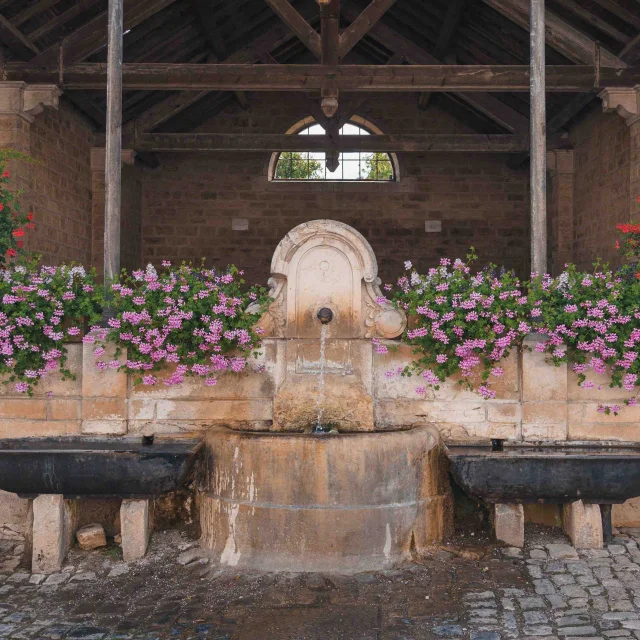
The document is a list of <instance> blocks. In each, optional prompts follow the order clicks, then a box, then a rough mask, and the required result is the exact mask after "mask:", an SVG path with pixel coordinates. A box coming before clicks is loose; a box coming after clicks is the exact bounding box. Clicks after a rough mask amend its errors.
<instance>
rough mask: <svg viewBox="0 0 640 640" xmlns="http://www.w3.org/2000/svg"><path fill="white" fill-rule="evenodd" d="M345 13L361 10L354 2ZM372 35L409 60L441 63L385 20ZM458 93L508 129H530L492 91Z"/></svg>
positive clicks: (354, 14)
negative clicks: (467, 93)
mask: <svg viewBox="0 0 640 640" xmlns="http://www.w3.org/2000/svg"><path fill="white" fill-rule="evenodd" d="M342 13H343V15H345V16H346V17H347V18H348V19H349V20H355V19H356V17H357V15H358V10H357V9H356V8H355V7H353V6H352V5H351V4H348V5H347V6H343V9H342ZM369 36H370V37H371V38H374V39H375V40H376V41H377V42H378V43H380V44H381V45H383V46H385V47H387V48H389V49H391V50H392V51H394V52H395V53H396V54H398V55H401V56H402V57H403V58H404V59H405V60H406V61H407V62H409V63H410V64H414V65H416V64H439V63H440V61H439V60H438V59H437V58H436V57H435V56H433V55H432V54H430V53H429V52H428V51H426V50H425V49H423V48H422V47H420V46H418V45H417V44H415V42H413V41H411V40H409V39H408V38H406V37H405V36H403V35H402V34H400V33H398V32H397V31H395V30H394V29H392V28H391V27H389V26H387V25H386V24H384V23H383V22H382V21H380V22H378V24H376V25H374V26H373V27H372V28H371V31H370V32H369ZM459 97H461V98H462V99H463V100H464V101H465V102H467V103H468V104H469V105H471V106H472V107H473V108H475V109H478V110H479V111H481V112H482V113H484V114H485V115H486V116H488V117H489V118H491V119H492V120H494V122H496V123H497V124H499V125H500V126H502V127H504V128H505V129H506V130H507V131H511V132H512V133H524V132H526V131H527V130H528V122H529V121H528V119H527V118H524V116H522V115H521V114H520V113H518V112H517V111H516V110H515V109H512V108H511V107H509V106H508V105H506V104H504V103H503V102H501V101H500V100H498V98H496V97H494V96H492V95H491V94H489V93H474V94H473V95H472V96H470V95H464V96H463V95H461V94H459Z"/></svg>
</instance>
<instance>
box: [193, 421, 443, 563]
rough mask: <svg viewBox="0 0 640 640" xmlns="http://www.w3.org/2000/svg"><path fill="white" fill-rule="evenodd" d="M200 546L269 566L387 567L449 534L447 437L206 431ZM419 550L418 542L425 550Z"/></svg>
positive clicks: (426, 432)
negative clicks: (442, 441)
mask: <svg viewBox="0 0 640 640" xmlns="http://www.w3.org/2000/svg"><path fill="white" fill-rule="evenodd" d="M206 443H207V448H208V451H209V455H210V459H211V460H212V461H213V464H212V466H211V468H210V470H209V473H208V476H207V478H206V480H205V482H206V484H205V487H204V491H203V494H202V496H201V513H200V521H201V526H202V538H201V544H202V546H204V547H206V548H208V549H211V550H212V551H213V552H214V554H215V556H216V557H217V559H218V560H219V561H220V563H221V564H223V565H229V566H234V567H242V568H248V569H256V570H261V571H325V572H332V571H339V572H343V573H344V572H359V571H368V570H375V569H382V568H385V567H390V566H393V565H394V564H396V563H398V562H400V561H402V560H405V559H406V558H408V557H409V555H410V552H411V549H412V545H413V546H415V548H416V549H418V546H419V547H420V548H424V547H426V546H428V545H429V544H433V543H436V542H438V541H440V540H441V539H442V536H443V535H444V533H445V532H446V531H447V529H448V526H447V525H446V524H445V520H446V519H447V518H450V514H451V509H450V508H448V505H449V504H450V503H449V501H448V500H447V499H446V498H445V496H447V494H448V479H447V477H446V473H445V471H444V467H443V465H442V463H441V457H440V445H439V436H438V433H437V431H435V430H434V429H432V428H430V427H418V428H415V429H412V430H408V431H400V432H391V433H353V434H339V435H305V434H287V433H282V434H277V433H248V432H244V433H242V432H237V431H231V430H228V429H225V428H214V429H211V430H210V431H209V432H208V433H207V439H206ZM418 550H419V549H418Z"/></svg>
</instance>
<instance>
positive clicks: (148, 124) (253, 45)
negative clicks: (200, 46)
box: [124, 24, 295, 136]
mask: <svg viewBox="0 0 640 640" xmlns="http://www.w3.org/2000/svg"><path fill="white" fill-rule="evenodd" d="M294 37H295V35H293V34H292V33H291V32H290V31H289V29H287V27H286V26H285V25H284V24H278V25H276V26H275V27H274V28H272V29H271V30H270V31H268V32H267V33H265V34H263V35H261V36H259V37H258V38H256V39H255V40H253V41H251V42H249V43H248V44H247V46H246V47H244V48H243V49H240V50H239V51H236V52H235V53H233V54H232V55H231V56H229V57H228V58H227V59H226V60H225V61H224V62H225V63H226V64H252V63H255V62H257V61H258V60H259V59H260V58H261V57H262V56H266V55H268V54H269V52H270V51H273V50H274V49H277V48H278V47H280V46H282V45H283V44H285V43H286V42H289V41H291V40H292V39H293V38H294ZM273 62H275V60H273ZM208 93H209V91H201V92H194V91H182V92H180V93H176V94H173V95H171V96H168V97H167V98H165V99H164V100H162V101H161V102H159V103H158V104H156V105H154V106H153V107H151V108H150V109H149V110H148V111H145V112H144V113H143V114H142V115H140V116H138V118H137V119H136V120H135V122H132V123H130V124H128V125H127V126H125V130H124V133H125V136H133V132H134V129H135V128H137V129H138V130H139V131H153V130H154V129H155V128H156V127H159V126H160V125H161V124H163V123H164V122H166V121H167V120H170V119H171V118H173V117H174V116H176V115H178V113H180V112H181V111H184V110H185V109H187V108H189V107H190V106H191V105H193V104H195V103H196V102H199V101H200V100H202V99H203V98H204V97H205V96H206V95H207V94H208Z"/></svg>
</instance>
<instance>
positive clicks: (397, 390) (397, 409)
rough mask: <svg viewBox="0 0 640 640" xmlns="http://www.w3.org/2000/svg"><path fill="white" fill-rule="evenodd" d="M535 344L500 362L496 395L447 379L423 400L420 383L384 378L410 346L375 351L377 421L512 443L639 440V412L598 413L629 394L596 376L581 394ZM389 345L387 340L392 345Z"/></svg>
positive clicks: (404, 359)
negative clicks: (486, 395)
mask: <svg viewBox="0 0 640 640" xmlns="http://www.w3.org/2000/svg"><path fill="white" fill-rule="evenodd" d="M535 344H536V339H535V338H534V337H533V336H531V337H529V338H528V339H527V340H526V341H525V347H526V348H525V349H524V350H523V352H522V353H517V352H515V351H513V352H512V353H511V355H510V356H509V358H508V359H506V360H505V361H503V363H502V368H503V369H504V372H505V373H504V376H502V377H501V378H496V379H494V380H495V382H493V383H492V389H494V390H495V391H496V398H494V399H492V400H483V399H482V398H481V397H480V396H479V395H478V394H477V393H475V392H473V391H469V390H467V389H465V388H464V387H463V386H460V385H458V384H457V381H456V380H455V379H450V380H447V381H446V382H445V383H443V384H442V385H441V387H440V389H439V390H434V389H429V390H428V391H427V394H426V396H419V395H418V394H416V391H415V388H416V387H417V386H419V385H420V384H421V383H420V380H421V379H420V378H417V377H415V376H412V377H401V376H398V375H394V376H392V377H387V375H386V372H387V371H389V372H397V371H398V370H399V369H401V368H403V367H404V366H406V365H407V364H409V363H410V362H411V360H412V357H413V356H412V349H411V347H408V346H406V345H402V346H400V347H399V348H397V349H396V350H391V349H390V350H389V352H388V353H387V354H385V355H378V354H374V366H373V370H374V397H375V404H374V406H375V410H376V424H378V425H379V426H381V427H383V428H398V427H403V426H406V425H418V424H427V423H434V424H436V425H437V427H438V429H439V430H440V432H441V434H442V435H443V437H444V438H450V439H456V440H457V439H465V438H471V439H473V438H505V439H509V440H516V441H519V440H524V441H536V440H554V441H555V440H560V441H561V440H618V441H633V442H640V409H639V408H638V407H627V406H623V408H622V411H621V412H620V414H619V415H618V416H615V415H613V414H611V415H605V414H604V413H602V412H599V411H598V406H599V405H600V404H608V405H614V404H619V405H623V403H624V400H625V399H628V398H631V397H632V396H633V395H634V393H633V392H630V391H624V390H623V389H621V388H613V389H612V388H610V387H609V382H608V379H607V378H606V377H605V376H601V377H600V378H599V379H596V377H594V376H590V379H593V380H594V382H595V383H596V386H595V388H594V389H583V388H581V387H579V386H578V384H577V377H576V375H575V374H574V373H573V372H572V371H571V370H570V369H569V368H568V367H567V366H566V365H563V366H560V367H555V366H553V364H550V363H548V362H547V361H546V356H545V354H542V353H538V352H536V351H535V350H533V348H534V346H535ZM392 345H393V343H391V342H389V346H392Z"/></svg>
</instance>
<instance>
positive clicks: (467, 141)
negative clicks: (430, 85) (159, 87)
mask: <svg viewBox="0 0 640 640" xmlns="http://www.w3.org/2000/svg"><path fill="white" fill-rule="evenodd" d="M559 146H566V140H565V139H564V138H560V137H555V138H553V139H551V140H550V141H549V147H550V148H557V147H559ZM136 148H137V149H141V150H146V151H155V152H161V151H172V152H173V151H206V152H216V151H218V152H220V151H224V152H228V151H240V152H260V153H263V152H286V151H329V152H330V151H337V152H356V151H372V152H379V153H380V152H387V153H392V152H398V153H425V152H464V153H520V152H522V151H524V150H526V149H528V148H529V138H528V136H526V135H511V134H493V135H486V134H414V133H407V134H396V135H376V134H373V135H369V136H357V135H342V136H339V137H338V138H333V137H331V136H329V135H324V136H322V135H318V136H297V135H291V134H278V133H275V134H274V133H249V134H235V133H192V134H184V133H145V134H141V135H140V136H138V138H137V140H136Z"/></svg>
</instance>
